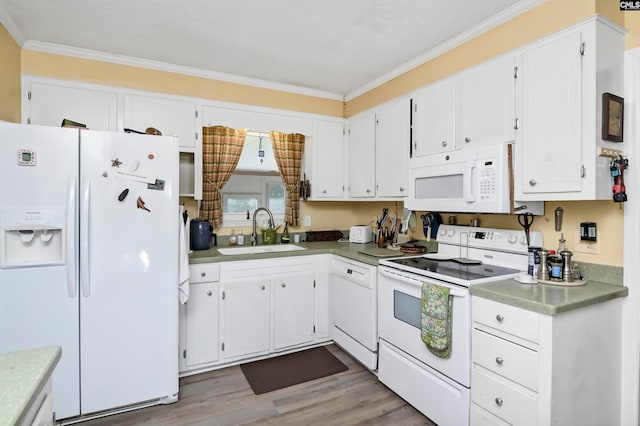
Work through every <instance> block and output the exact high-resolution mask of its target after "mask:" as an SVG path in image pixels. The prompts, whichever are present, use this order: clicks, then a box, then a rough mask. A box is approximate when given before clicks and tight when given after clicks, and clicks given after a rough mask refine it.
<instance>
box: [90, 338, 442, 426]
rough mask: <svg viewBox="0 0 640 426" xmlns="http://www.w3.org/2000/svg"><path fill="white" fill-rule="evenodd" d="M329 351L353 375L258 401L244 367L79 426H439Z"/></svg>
mask: <svg viewBox="0 0 640 426" xmlns="http://www.w3.org/2000/svg"><path fill="white" fill-rule="evenodd" d="M327 348H328V349H329V350H330V351H331V352H332V353H333V354H334V355H335V356H336V357H338V358H339V359H340V360H341V361H342V362H344V363H345V364H346V365H347V366H348V367H349V369H348V370H347V371H345V372H343V373H338V374H334V375H333V376H329V377H323V378H321V379H317V380H313V381H311V382H306V383H301V384H299V385H295V386H290V387H288V388H285V389H280V390H277V391H273V392H269V393H265V394H262V395H254V393H253V391H252V390H251V388H250V387H249V384H248V383H247V381H246V379H245V378H244V375H243V374H242V371H241V370H240V367H239V366H234V367H228V368H224V369H221V370H216V371H211V372H208V373H202V374H198V375H194V376H189V377H184V378H182V379H180V398H179V401H178V402H176V403H173V404H168V405H159V406H154V407H149V408H144V409H140V410H136V411H131V412H128V413H122V414H115V415H112V416H108V417H103V418H100V419H95V420H90V421H86V422H82V423H79V426H104V425H149V426H151V425H153V426H176V425H180V426H182V425H185V426H187V425H189V426H204V425H207V426H209V425H211V426H213V425H215V426H225V425H229V426H231V425H233V426H236V425H305V426H306V425H323V426H325V425H327V426H328V425H340V426H343V425H358V424H365V423H366V424H367V425H402V426H411V425H429V426H435V423H432V422H431V421H429V419H427V418H426V417H424V416H423V415H422V414H421V413H420V412H418V411H417V410H416V409H414V408H413V407H411V406H410V405H408V404H407V403H406V402H405V401H404V400H403V399H401V398H400V397H398V396H397V395H396V394H394V393H393V392H392V391H390V390H389V389H388V388H386V387H385V386H384V385H383V384H381V383H380V382H379V381H378V379H377V377H376V376H374V375H373V374H371V373H370V372H369V371H368V370H366V369H365V368H364V367H362V365H360V364H359V363H357V362H356V361H355V360H353V359H352V358H351V357H350V356H349V355H347V354H346V353H345V352H343V351H342V350H341V349H340V348H338V347H337V346H335V345H329V346H327ZM123 385H124V386H126V384H123Z"/></svg>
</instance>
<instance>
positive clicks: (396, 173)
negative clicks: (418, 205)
mask: <svg viewBox="0 0 640 426" xmlns="http://www.w3.org/2000/svg"><path fill="white" fill-rule="evenodd" d="M410 108H411V102H410V100H409V99H402V100H400V101H398V102H395V103H393V104H391V105H389V106H386V107H384V108H383V109H381V110H380V111H378V112H377V113H376V130H375V132H376V196H377V197H406V196H407V195H408V193H409V191H408V184H409V168H408V165H409V145H410V144H411V136H410V126H411V124H410V117H411V111H410Z"/></svg>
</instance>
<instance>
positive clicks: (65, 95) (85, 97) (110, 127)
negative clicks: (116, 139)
mask: <svg viewBox="0 0 640 426" xmlns="http://www.w3.org/2000/svg"><path fill="white" fill-rule="evenodd" d="M23 90H25V91H26V92H27V95H26V103H25V104H23V122H25V123H28V124H37V125H41V126H56V127H60V126H61V124H62V120H63V119H65V118H66V119H68V120H72V121H75V122H77V123H82V124H84V125H86V126H87V128H89V129H92V130H104V131H116V129H117V125H118V94H117V93H116V92H115V91H113V92H111V91H109V90H107V89H100V88H94V87H91V86H80V85H77V84H75V83H74V84H69V85H65V84H64V83H57V82H56V83H48V82H35V81H34V82H26V83H25V87H23Z"/></svg>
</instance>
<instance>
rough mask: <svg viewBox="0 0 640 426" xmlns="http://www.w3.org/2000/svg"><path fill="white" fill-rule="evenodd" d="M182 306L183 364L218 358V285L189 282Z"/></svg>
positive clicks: (190, 364) (203, 362) (199, 362)
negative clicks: (184, 304)
mask: <svg viewBox="0 0 640 426" xmlns="http://www.w3.org/2000/svg"><path fill="white" fill-rule="evenodd" d="M189 293H190V294H189V301H188V302H187V304H186V306H185V329H184V330H185V331H184V332H185V352H184V353H183V356H184V358H185V364H186V366H187V368H190V367H193V366H196V365H199V364H208V363H212V362H216V361H217V360H218V354H219V352H218V348H219V339H218V325H219V324H218V323H219V320H218V301H219V296H220V286H219V285H218V284H214V283H202V284H192V285H191V288H190V290H189Z"/></svg>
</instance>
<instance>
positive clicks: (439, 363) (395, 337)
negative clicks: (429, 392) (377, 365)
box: [378, 266, 471, 388]
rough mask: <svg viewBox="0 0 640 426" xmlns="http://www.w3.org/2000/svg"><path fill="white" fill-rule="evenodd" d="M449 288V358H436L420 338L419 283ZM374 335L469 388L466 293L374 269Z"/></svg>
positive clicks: (389, 270)
mask: <svg viewBox="0 0 640 426" xmlns="http://www.w3.org/2000/svg"><path fill="white" fill-rule="evenodd" d="M425 281H426V282H430V283H433V284H437V285H439V286H444V287H449V288H450V293H449V294H450V295H451V296H452V297H453V306H452V310H451V315H452V321H451V355H450V356H449V357H448V358H440V357H437V356H435V355H434V354H432V353H431V352H429V350H428V349H427V347H426V345H425V344H424V342H423V341H422V337H421V306H422V305H421V295H422V283H423V282H425ZM378 333H379V336H380V339H382V340H385V341H387V342H388V343H390V344H392V345H393V346H395V347H396V348H398V349H400V350H402V351H403V352H405V353H407V354H408V355H410V356H411V357H413V358H415V359H416V360H418V361H420V362H422V363H424V364H426V365H428V366H429V367H431V368H433V369H435V370H437V371H439V372H440V373H442V374H443V375H445V376H447V377H449V378H450V379H453V380H455V381H456V382H458V383H460V384H461V385H463V386H466V387H467V388H468V387H470V386H471V383H470V382H471V380H470V375H471V367H470V366H471V298H470V295H469V289H468V288H466V287H462V286H457V285H453V284H449V283H445V282H443V281H440V280H435V279H431V278H427V277H423V276H420V275H417V274H412V273H408V272H404V271H401V270H398V269H394V268H389V267H384V266H379V267H378Z"/></svg>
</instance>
